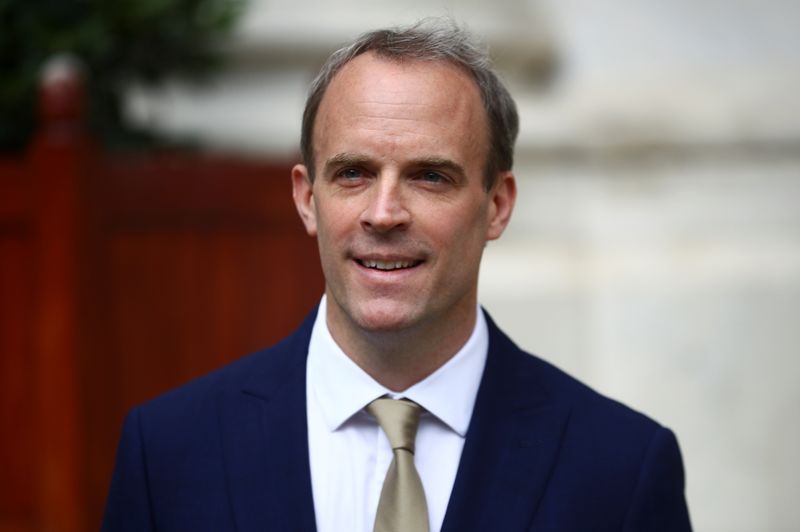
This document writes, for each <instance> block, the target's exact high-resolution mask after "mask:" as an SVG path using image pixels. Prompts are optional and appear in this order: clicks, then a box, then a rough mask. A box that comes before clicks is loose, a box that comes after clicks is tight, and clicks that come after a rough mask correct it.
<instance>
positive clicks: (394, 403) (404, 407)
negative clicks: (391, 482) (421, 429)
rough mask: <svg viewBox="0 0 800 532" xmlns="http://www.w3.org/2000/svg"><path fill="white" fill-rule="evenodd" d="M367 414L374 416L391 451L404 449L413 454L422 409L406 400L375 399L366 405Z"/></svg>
mask: <svg viewBox="0 0 800 532" xmlns="http://www.w3.org/2000/svg"><path fill="white" fill-rule="evenodd" d="M367 412H369V413H370V414H372V415H373V416H375V419H376V420H377V421H378V424H379V425H380V426H381V428H382V429H383V432H385V433H386V437H387V438H388V439H389V444H390V445H391V446H392V450H397V449H406V450H407V451H409V452H411V453H413V452H414V440H415V439H416V438H417V427H418V426H419V416H420V414H421V413H422V407H421V406H419V405H418V404H417V403H415V402H413V401H409V400H407V399H388V398H385V397H384V398H380V399H375V400H374V401H372V402H371V403H370V404H368V405H367Z"/></svg>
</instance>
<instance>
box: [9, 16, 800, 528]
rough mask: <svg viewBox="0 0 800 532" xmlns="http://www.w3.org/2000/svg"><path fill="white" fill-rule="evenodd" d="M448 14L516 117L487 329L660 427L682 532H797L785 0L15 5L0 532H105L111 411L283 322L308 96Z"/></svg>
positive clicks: (293, 276) (797, 281)
mask: <svg viewBox="0 0 800 532" xmlns="http://www.w3.org/2000/svg"><path fill="white" fill-rule="evenodd" d="M95 4H96V5H95ZM443 14H444V15H449V16H451V17H453V18H455V19H456V20H458V21H461V22H463V23H465V24H466V25H467V26H468V27H469V28H471V29H472V30H473V31H474V32H475V33H476V34H477V35H479V36H480V37H481V38H482V39H484V40H485V41H486V43H487V44H488V45H489V46H490V47H491V49H492V52H493V56H494V57H495V59H496V63H497V65H498V68H499V70H500V71H501V73H502V75H503V77H504V79H505V80H506V81H507V83H508V85H509V87H510V89H511V91H512V94H513V95H514V97H515V99H516V101H517V103H518V106H519V110H520V114H521V122H522V130H521V134H520V139H519V142H518V146H517V155H516V164H515V173H516V175H517V178H518V186H519V194H520V197H519V200H518V204H517V209H516V212H515V214H514V218H513V220H512V223H511V226H510V227H509V229H508V231H507V232H506V234H505V235H504V237H503V238H502V239H501V240H499V241H497V242H493V243H491V244H490V245H489V247H488V248H487V250H486V255H485V260H484V267H483V271H482V274H481V286H480V290H481V301H482V302H483V304H484V306H485V307H486V308H487V309H488V310H489V311H490V312H491V313H492V315H493V316H494V318H495V319H496V320H497V321H498V323H499V324H500V325H501V327H503V328H504V329H505V330H506V332H508V333H509V334H510V335H511V336H512V338H514V339H515V340H516V341H517V342H518V343H519V344H520V345H521V346H522V347H523V348H525V349H527V350H529V351H532V352H534V353H537V354H538V355H539V356H541V357H543V358H545V359H547V360H550V361H551V362H553V363H555V364H556V365H558V366H560V367H562V368H563V369H565V370H567V371H568V372H570V373H572V374H574V375H576V376H577V377H579V378H581V379H582V380H584V381H586V382H587V383H588V384H590V385H592V386H593V387H595V388H597V389H598V390H600V391H601V392H603V393H605V394H607V395H609V396H611V397H613V398H616V399H618V400H620V401H622V402H624V403H626V404H628V405H630V406H632V407H634V408H636V409H638V410H641V411H643V412H645V413H646V414H648V415H650V416H652V417H655V418H656V419H658V420H659V421H661V422H662V423H664V424H665V425H667V426H669V427H671V428H672V429H673V430H675V432H676V433H677V435H678V439H679V441H680V443H681V447H682V450H683V454H684V461H685V467H686V473H687V497H688V501H689V507H690V512H691V515H692V519H693V523H694V525H695V528H696V530H698V531H708V532H751V531H754V530H757V531H763V532H789V531H795V530H798V529H800V506H799V505H798V504H797V500H798V497H799V496H800V451H799V450H798V449H800V421H798V419H800V418H799V416H798V415H797V410H798V408H799V407H800V386H798V382H800V361H798V359H797V357H798V354H800V351H799V350H798V347H797V346H798V345H800V98H798V94H800V31H798V23H797V21H798V20H800V3H798V2H796V1H794V0H772V1H770V2H768V3H765V2H757V1H756V0H726V1H722V0H700V1H697V0H694V1H690V0H672V1H671V2H663V1H655V0H637V1H632V0H608V1H605V2H591V1H589V0H527V1H524V0H495V2H493V3H491V4H489V3H485V2H479V1H477V0H461V1H455V0H453V1H450V2H431V1H425V2H423V1H422V0H404V1H398V0H395V1H393V2H388V1H385V0H376V1H372V2H369V3H361V2H356V1H354V0H344V1H340V2H337V3H335V4H333V3H329V2H323V1H321V0H292V1H290V0H247V1H244V2H232V1H230V0H195V1H186V0H148V1H143V0H138V1H134V0H130V1H126V2H115V3H113V4H112V3H105V4H103V3H100V2H95V3H93V2H72V3H63V2H62V3H57V2H28V3H22V2H13V1H10V0H5V1H0V58H2V62H3V64H4V65H9V66H8V67H4V68H3V69H2V70H0V111H1V112H2V114H1V115H0V433H2V434H3V438H2V443H0V488H1V489H2V494H1V495H0V531H3V532H6V531H11V530H14V531H34V530H36V531H38V530H47V531H49V530H68V531H71V530H75V531H78V530H91V529H96V528H97V527H98V524H99V519H100V514H101V511H102V505H103V501H104V497H105V490H106V489H107V485H108V481H109V475H110V469H111V465H112V463H113V457H114V451H115V446H116V440H117V437H118V434H119V430H120V427H121V423H122V417H123V416H124V413H125V412H126V411H127V409H129V408H130V407H131V406H133V405H134V404H137V403H139V402H141V401H144V400H146V399H148V398H150V397H153V396H154V395H156V394H158V393H160V392H162V391H164V390H166V389H168V388H169V387H172V386H174V385H176V384H179V383H180V382H184V381H185V380H186V379H188V378H191V377H193V376H196V375H199V374H202V373H203V372H205V371H208V370H210V369H212V368H214V367H217V366H219V365H221V364H223V363H225V362H226V361H228V360H233V359H235V358H238V357H239V356H240V355H242V354H243V353H245V352H247V351H249V350H252V349H255V348H257V347H259V346H261V345H264V344H268V343H271V342H273V341H275V340H276V339H278V338H280V337H281V336H283V335H284V334H286V333H287V332H288V331H290V330H291V329H292V328H293V327H294V326H295V325H296V324H297V323H298V322H299V320H300V319H301V318H302V316H303V315H304V314H305V312H306V311H307V310H308V309H309V308H310V307H311V306H312V305H313V304H314V302H315V301H316V300H317V298H318V297H319V294H321V290H322V280H321V275H320V273H319V267H318V265H317V258H316V251H315V247H314V242H313V241H311V240H310V239H308V238H307V237H305V235H304V233H303V231H302V229H301V226H300V223H299V221H298V220H295V217H296V215H295V214H294V212H293V206H292V205H291V201H290V184H289V179H288V175H289V174H288V171H289V168H290V167H291V165H292V164H293V163H294V162H295V161H296V160H297V153H298V141H299V135H300V117H301V113H302V107H303V103H304V98H305V92H306V88H307V85H308V83H309V81H310V80H311V79H312V77H313V76H314V74H315V72H316V70H317V69H318V67H319V66H320V64H321V63H322V61H323V60H324V58H325V57H326V56H327V55H328V54H329V53H330V52H331V51H332V50H333V49H335V48H337V47H338V46H339V45H340V44H341V43H343V42H345V41H346V40H348V39H351V38H353V37H354V36H356V35H358V34H359V33H361V32H362V31H365V30H367V29H371V28H374V27H378V26H385V25H395V24H401V23H407V22H411V21H414V20H416V19H419V18H421V17H424V16H431V15H443ZM65 53H67V54H66V55H64V54H65ZM278 304H280V306H281V310H280V312H276V310H275V309H276V307H277V305H278Z"/></svg>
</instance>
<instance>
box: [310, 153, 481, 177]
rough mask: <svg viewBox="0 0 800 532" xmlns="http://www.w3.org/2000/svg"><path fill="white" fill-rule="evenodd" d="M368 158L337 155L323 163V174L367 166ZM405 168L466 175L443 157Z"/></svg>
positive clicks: (424, 160)
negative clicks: (411, 167)
mask: <svg viewBox="0 0 800 532" xmlns="http://www.w3.org/2000/svg"><path fill="white" fill-rule="evenodd" d="M370 161H371V159H370V157H368V156H366V155H361V154H357V153H346V152H345V153H337V154H336V155H334V156H333V157H331V158H329V159H328V160H327V161H325V166H324V172H325V173H326V174H328V173H330V172H331V171H332V170H333V168H334V167H338V166H361V165H366V164H369V162H370ZM407 166H413V167H415V168H430V169H432V170H446V171H449V172H450V173H454V174H457V175H458V176H460V177H464V176H465V175H466V173H465V172H464V168H463V167H462V166H461V165H460V164H458V163H457V162H455V161H452V160H450V159H445V158H443V157H420V158H419V159H414V160H412V161H410V163H409V164H408V165H407Z"/></svg>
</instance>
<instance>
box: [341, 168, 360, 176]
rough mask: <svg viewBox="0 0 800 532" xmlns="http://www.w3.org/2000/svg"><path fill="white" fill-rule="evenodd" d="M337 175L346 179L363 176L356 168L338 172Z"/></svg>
mask: <svg viewBox="0 0 800 532" xmlns="http://www.w3.org/2000/svg"><path fill="white" fill-rule="evenodd" d="M339 175H340V176H341V177H344V178H346V179H355V178H358V177H361V176H362V175H363V174H362V173H361V170H359V169H357V168H345V169H344V170H341V171H340V172H339Z"/></svg>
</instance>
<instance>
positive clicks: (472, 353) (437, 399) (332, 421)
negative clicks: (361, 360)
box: [307, 296, 489, 437]
mask: <svg viewBox="0 0 800 532" xmlns="http://www.w3.org/2000/svg"><path fill="white" fill-rule="evenodd" d="M326 305H327V303H326V298H325V296H323V298H322V301H321V302H320V305H319V311H318V312H317V318H316V320H315V322H314V327H313V329H312V331H311V340H310V342H309V347H308V369H307V371H308V373H307V378H308V386H309V388H310V390H311V391H312V393H313V395H314V397H315V398H316V401H317V404H318V406H319V408H320V411H321V412H322V416H323V418H324V420H325V424H326V425H327V427H328V429H329V430H331V431H334V430H336V429H338V428H339V427H340V426H341V425H342V424H343V423H345V422H346V421H347V420H348V419H350V418H351V417H352V416H353V415H354V414H356V413H358V412H359V411H360V410H361V409H363V408H364V407H365V406H366V405H368V404H369V403H370V402H371V401H373V400H374V399H377V398H378V397H381V396H382V395H390V396H391V397H395V398H400V397H406V398H408V399H411V400H412V401H414V402H416V403H418V404H420V405H422V407H423V408H425V410H427V411H428V412H430V413H431V414H433V415H434V416H436V417H437V418H438V419H439V420H440V421H442V422H443V423H445V424H446V425H447V426H448V427H450V428H451V429H452V430H453V431H455V432H457V433H458V434H459V435H460V436H462V437H464V436H465V435H466V433H467V428H468V427H469V421H470V418H471V417H472V409H473V407H474V406H475V397H476V396H477V394H478V386H479V385H480V380H481V376H482V375H483V368H484V366H485V364H486V356H487V353H488V350H489V331H488V328H487V326H486V319H485V318H484V316H483V312H482V311H481V310H480V308H478V309H477V311H476V312H477V317H476V320H475V327H474V329H473V331H472V334H471V335H470V337H469V339H468V340H467V342H466V343H465V344H464V345H463V346H462V347H461V349H460V350H459V351H458V352H457V353H456V354H455V356H453V357H452V358H451V359H450V360H448V361H447V362H446V363H445V364H444V365H442V366H441V367H440V368H439V369H437V370H436V371H434V372H433V373H432V374H430V375H429V376H428V377H426V378H425V379H423V380H422V381H420V382H418V383H416V384H414V385H413V386H411V387H410V388H408V389H407V390H405V391H403V392H399V393H395V392H391V391H390V390H388V389H387V388H385V387H384V386H382V385H381V384H380V383H378V382H377V381H376V380H375V379H373V378H372V377H371V376H370V375H368V374H367V373H366V372H365V371H364V370H362V369H361V368H360V367H359V366H358V365H357V364H356V363H355V362H353V361H352V360H351V359H350V358H349V357H348V356H347V355H346V354H345V353H344V352H343V351H342V350H341V348H340V347H339V346H338V345H337V344H336V342H335V341H334V339H333V337H332V336H331V334H330V331H329V330H328V326H327V322H326V318H325V317H326V313H327V310H326V308H327V307H326Z"/></svg>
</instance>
